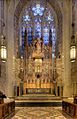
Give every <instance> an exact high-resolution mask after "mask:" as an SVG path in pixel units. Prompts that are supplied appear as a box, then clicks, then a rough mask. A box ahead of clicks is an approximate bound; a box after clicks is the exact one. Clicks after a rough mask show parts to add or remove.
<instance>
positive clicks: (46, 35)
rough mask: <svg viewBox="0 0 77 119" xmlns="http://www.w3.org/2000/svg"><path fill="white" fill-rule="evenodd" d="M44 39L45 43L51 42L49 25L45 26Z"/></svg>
mask: <svg viewBox="0 0 77 119" xmlns="http://www.w3.org/2000/svg"><path fill="white" fill-rule="evenodd" d="M43 40H44V44H48V42H49V29H48V28H47V27H45V28H44V30H43Z"/></svg>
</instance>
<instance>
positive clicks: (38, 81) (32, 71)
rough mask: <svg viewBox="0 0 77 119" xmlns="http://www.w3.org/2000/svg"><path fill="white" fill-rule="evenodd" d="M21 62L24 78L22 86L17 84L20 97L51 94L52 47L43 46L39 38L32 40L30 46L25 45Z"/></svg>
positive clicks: (52, 89)
mask: <svg viewBox="0 0 77 119" xmlns="http://www.w3.org/2000/svg"><path fill="white" fill-rule="evenodd" d="M22 62H23V68H22V69H23V72H24V73H23V75H24V76H23V79H22V83H20V84H22V86H20V84H19V90H20V91H21V90H22V91H21V92H23V93H22V95H26V94H53V92H54V83H53V78H52V45H49V44H48V45H45V44H44V43H43V40H42V39H39V38H37V39H35V40H33V43H32V44H31V45H29V46H28V44H26V47H25V54H24V58H23V59H22ZM21 88H22V89H21ZM19 93H20V92H19Z"/></svg>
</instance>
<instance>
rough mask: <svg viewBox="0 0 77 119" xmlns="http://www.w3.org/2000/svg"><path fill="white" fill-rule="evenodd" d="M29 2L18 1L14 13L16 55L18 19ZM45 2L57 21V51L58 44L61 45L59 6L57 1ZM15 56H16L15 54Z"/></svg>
mask: <svg viewBox="0 0 77 119" xmlns="http://www.w3.org/2000/svg"><path fill="white" fill-rule="evenodd" d="M30 1H31V0H26V1H25V0H19V3H18V5H17V7H16V9H15V13H14V28H15V49H16V53H17V52H18V47H17V45H16V44H18V31H19V18H20V14H21V11H22V10H23V8H24V6H25V5H26V4H27V2H30ZM47 2H48V3H49V4H50V5H51V6H52V8H53V9H54V11H55V13H56V15H57V19H58V31H57V47H56V48H57V51H58V44H59V43H61V45H62V12H61V9H60V6H59V4H58V2H57V0H55V1H54V0H47ZM16 55H17V54H16Z"/></svg>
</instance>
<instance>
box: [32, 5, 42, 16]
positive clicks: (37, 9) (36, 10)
mask: <svg viewBox="0 0 77 119" xmlns="http://www.w3.org/2000/svg"><path fill="white" fill-rule="evenodd" d="M32 11H33V14H34V16H36V15H39V16H42V15H43V11H44V7H41V6H40V4H36V6H35V7H33V8H32Z"/></svg>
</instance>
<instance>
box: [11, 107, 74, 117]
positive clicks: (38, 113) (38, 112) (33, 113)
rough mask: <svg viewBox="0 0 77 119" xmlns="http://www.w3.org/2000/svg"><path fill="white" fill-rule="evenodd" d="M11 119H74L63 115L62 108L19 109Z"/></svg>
mask: <svg viewBox="0 0 77 119" xmlns="http://www.w3.org/2000/svg"><path fill="white" fill-rule="evenodd" d="M11 119H72V118H71V117H69V116H67V115H66V114H63V113H62V110H61V107H18V108H16V114H15V116H14V117H12V118H11Z"/></svg>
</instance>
